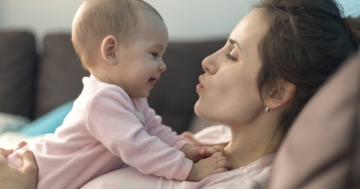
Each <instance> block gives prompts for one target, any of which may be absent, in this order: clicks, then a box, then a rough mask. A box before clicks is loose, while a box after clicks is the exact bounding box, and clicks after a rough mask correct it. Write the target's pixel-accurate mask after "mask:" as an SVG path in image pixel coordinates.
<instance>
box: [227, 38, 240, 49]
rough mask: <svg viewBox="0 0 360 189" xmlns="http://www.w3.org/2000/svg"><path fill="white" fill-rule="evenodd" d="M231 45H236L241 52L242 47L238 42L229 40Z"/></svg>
mask: <svg viewBox="0 0 360 189" xmlns="http://www.w3.org/2000/svg"><path fill="white" fill-rule="evenodd" d="M229 43H231V44H232V45H234V44H235V45H237V46H238V47H239V49H240V50H241V47H240V45H239V43H238V42H237V41H235V40H233V39H229Z"/></svg>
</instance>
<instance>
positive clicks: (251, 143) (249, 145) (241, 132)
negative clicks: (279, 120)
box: [225, 123, 281, 169]
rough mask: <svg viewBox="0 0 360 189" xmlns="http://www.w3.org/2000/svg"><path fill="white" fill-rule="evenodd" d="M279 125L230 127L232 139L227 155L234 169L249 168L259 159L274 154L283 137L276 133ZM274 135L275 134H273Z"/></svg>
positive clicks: (258, 124) (226, 149) (227, 147)
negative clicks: (248, 166)
mask: <svg viewBox="0 0 360 189" xmlns="http://www.w3.org/2000/svg"><path fill="white" fill-rule="evenodd" d="M276 127H277V124H273V125H270V124H266V125H264V124H261V123H256V124H249V125H241V126H239V125H238V126H234V125H230V128H231V132H232V139H231V141H230V142H229V144H228V145H227V146H226V147H225V153H226V156H227V157H228V159H229V161H230V162H231V163H232V165H233V168H234V169H238V168H239V167H243V166H247V165H249V164H250V163H252V162H254V161H256V160H257V159H259V158H261V157H264V156H265V155H268V154H270V153H274V152H275V151H276V149H277V147H278V145H279V144H280V141H281V137H280V136H281V135H280V133H275V132H274V131H275V130H276ZM273 133H274V134H273Z"/></svg>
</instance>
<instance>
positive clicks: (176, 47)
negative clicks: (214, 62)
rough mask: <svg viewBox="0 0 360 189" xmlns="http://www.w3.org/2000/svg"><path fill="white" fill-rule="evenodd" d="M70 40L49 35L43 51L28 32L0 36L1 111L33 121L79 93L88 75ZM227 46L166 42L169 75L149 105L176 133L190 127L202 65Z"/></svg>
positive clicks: (63, 35) (217, 42)
mask: <svg viewBox="0 0 360 189" xmlns="http://www.w3.org/2000/svg"><path fill="white" fill-rule="evenodd" d="M70 39H71V37H70V34H69V33H53V34H48V35H46V36H45V37H44V39H43V45H42V47H37V45H36V39H35V37H34V35H33V34H32V33H31V32H28V31H2V32H0V112H5V113H8V114H12V115H20V116H23V117H27V118H29V119H30V120H34V119H37V118H39V117H41V116H43V115H44V114H46V113H48V112H49V111H51V110H53V109H54V108H56V107H58V106H60V105H62V104H64V103H66V102H68V101H71V100H74V99H75V98H76V97H77V96H78V95H79V94H80V92H81V90H82V81H81V80H82V77H84V76H88V75H89V73H88V72H87V71H85V70H84V69H83V68H82V67H81V63H80V60H79V59H78V57H77V55H76V54H75V51H74V49H73V46H72V43H71V40H70ZM225 41H226V39H221V40H214V41H206V42H194V43H186V42H170V43H169V45H168V48H167V52H166V54H165V55H164V57H163V59H164V62H165V63H166V64H167V71H166V72H164V73H163V74H162V75H161V79H160V81H159V82H157V84H156V86H155V88H154V89H153V90H152V91H151V93H150V96H149V98H148V100H149V104H150V106H151V107H152V108H153V109H155V111H156V113H157V114H159V115H161V116H162V119H163V123H164V124H166V125H168V126H170V127H172V128H173V130H175V131H176V132H178V133H182V132H183V131H185V130H187V129H188V128H189V126H190V125H191V123H192V122H194V121H193V120H194V111H193V106H194V104H195V102H196V100H197V98H198V95H197V93H196V91H195V87H196V85H197V83H198V77H199V75H200V74H202V73H204V71H203V69H202V66H201V62H202V60H203V59H204V58H205V57H206V56H208V55H210V54H211V53H213V52H215V51H216V50H218V49H219V48H220V47H222V46H223V45H224V44H225ZM195 118H196V117H195Z"/></svg>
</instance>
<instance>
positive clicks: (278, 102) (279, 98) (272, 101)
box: [267, 79, 296, 109]
mask: <svg viewBox="0 0 360 189" xmlns="http://www.w3.org/2000/svg"><path fill="white" fill-rule="evenodd" d="M295 91H296V86H295V84H293V83H290V82H288V81H286V80H284V79H278V80H277V82H276V84H275V86H274V88H273V91H272V92H271V94H269V96H268V97H267V107H269V108H270V109H276V108H279V107H282V106H284V105H285V104H287V103H288V102H289V101H290V100H291V99H292V98H293V97H294V94H295Z"/></svg>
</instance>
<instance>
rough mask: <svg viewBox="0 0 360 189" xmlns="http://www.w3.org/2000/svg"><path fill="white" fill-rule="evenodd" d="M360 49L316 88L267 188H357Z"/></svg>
mask: <svg viewBox="0 0 360 189" xmlns="http://www.w3.org/2000/svg"><path fill="white" fill-rule="evenodd" d="M359 99H360V53H358V54H357V55H355V56H354V57H353V58H351V59H350V60H349V61H347V63H345V64H344V65H343V66H342V67H340V69H339V70H338V71H337V73H335V74H334V76H333V77H332V78H330V79H329V81H328V82H327V83H326V84H325V85H324V86H323V87H322V88H321V89H320V91H318V92H317V94H316V95H315V96H314V97H313V98H312V99H311V100H310V102H309V103H308V104H307V105H306V107H305V108H304V110H303V111H302V112H301V114H300V115H299V117H298V119H297V120H296V121H295V123H294V124H293V126H292V127H291V129H290V130H289V133H288V134H287V136H286V138H285V139H284V142H283V143H282V145H281V147H280V149H279V151H278V153H277V155H276V157H275V161H274V165H273V168H272V174H271V176H270V180H269V184H268V188H270V189H292V188H314V189H323V188H324V189H342V188H355V187H359V180H360V177H359V170H360V166H359V163H360V157H359V152H360V150H359V148H360V141H359V139H360V138H359V135H360V124H359V123H360V122H359V118H360V114H359V110H358V109H359V108H360V103H359V101H360V100H359Z"/></svg>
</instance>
